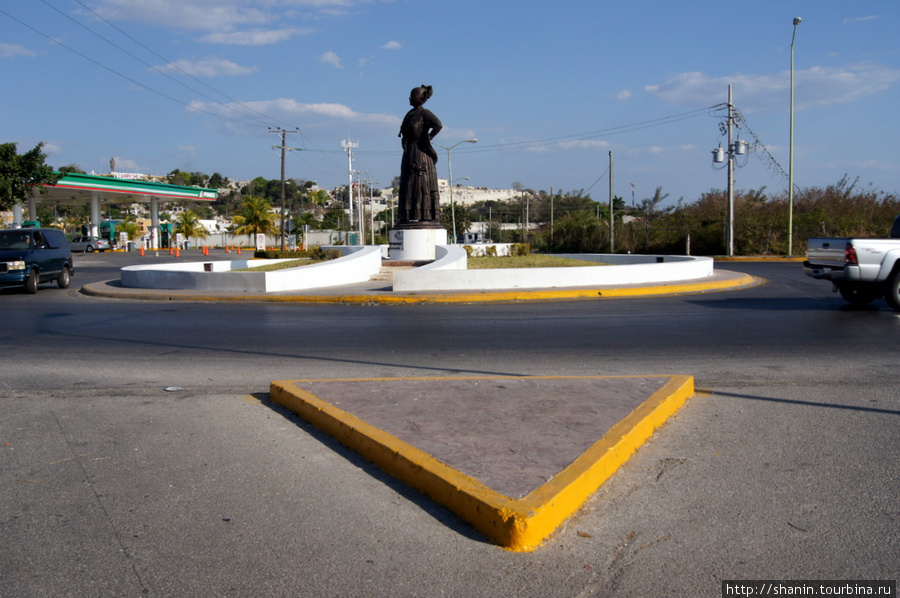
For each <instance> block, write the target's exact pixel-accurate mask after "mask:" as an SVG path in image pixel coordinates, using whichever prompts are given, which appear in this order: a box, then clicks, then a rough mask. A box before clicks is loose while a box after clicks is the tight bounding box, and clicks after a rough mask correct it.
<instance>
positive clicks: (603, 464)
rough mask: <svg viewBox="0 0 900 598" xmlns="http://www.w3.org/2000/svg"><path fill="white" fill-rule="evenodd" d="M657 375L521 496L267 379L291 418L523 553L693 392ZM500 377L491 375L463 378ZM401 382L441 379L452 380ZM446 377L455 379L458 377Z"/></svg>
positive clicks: (681, 380) (683, 379) (690, 383)
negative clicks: (658, 383)
mask: <svg viewBox="0 0 900 598" xmlns="http://www.w3.org/2000/svg"><path fill="white" fill-rule="evenodd" d="M623 377H631V378H633V377H635V376H584V377H578V379H598V380H599V379H609V378H623ZM643 377H644V378H646V377H647V376H643ZM658 377H663V378H668V379H669V380H668V382H666V383H665V384H664V385H663V387H662V388H660V389H659V390H658V391H656V392H655V393H654V394H653V395H652V396H650V397H649V398H648V399H647V400H646V401H644V402H643V403H642V404H641V405H640V406H638V408H637V409H635V410H634V411H632V412H631V413H630V414H629V415H628V416H626V417H625V419H623V420H622V421H621V422H619V423H618V424H616V425H615V426H613V427H612V428H611V429H610V430H609V431H608V432H607V433H606V434H605V435H604V436H603V437H602V438H601V439H600V440H598V441H597V442H595V443H594V444H593V445H592V446H591V447H590V448H589V449H588V450H586V451H585V452H584V453H582V454H581V456H579V457H578V458H577V459H575V461H573V462H572V463H571V464H570V465H568V466H567V467H566V468H565V469H563V470H562V471H561V472H559V473H558V474H557V475H555V476H554V477H553V478H552V479H551V480H550V481H548V482H547V483H545V484H543V485H542V486H540V487H538V488H537V489H535V490H534V491H533V492H531V493H530V494H528V495H527V496H525V497H523V498H521V499H513V498H510V497H508V496H505V495H503V494H500V493H498V492H496V491H495V490H492V489H491V488H489V487H487V486H485V485H484V484H482V483H481V482H479V481H478V480H476V479H474V478H472V477H469V476H467V475H465V474H463V473H461V472H459V471H457V470H455V469H452V468H450V467H448V466H447V465H445V464H443V463H441V462H440V461H438V460H437V459H435V458H434V457H432V456H431V455H429V454H427V453H425V452H424V451H422V450H420V449H418V448H416V447H415V446H412V445H410V444H408V443H406V442H404V441H402V440H400V439H398V438H397V437H395V436H393V435H391V434H389V433H387V432H385V431H383V430H381V429H379V428H376V427H374V426H372V425H370V424H368V423H366V422H365V421H363V420H361V419H359V418H357V417H355V416H354V415H352V414H350V413H348V412H346V411H343V410H342V409H339V408H337V407H335V406H334V405H331V404H330V403H328V402H326V401H324V400H322V399H320V398H319V397H316V396H314V395H313V394H311V393H309V392H307V391H305V390H303V389H302V388H300V386H298V384H302V383H303V382H308V381H307V380H297V381H290V380H278V381H275V382H272V383H271V388H270V396H271V399H272V400H273V401H274V402H275V403H277V404H279V405H282V406H284V407H287V408H288V409H290V410H291V411H293V412H295V413H297V414H298V415H299V416H300V417H302V418H303V419H305V420H306V421H308V422H310V423H312V424H313V425H314V426H316V427H317V428H319V429H320V430H322V431H323V432H325V433H327V434H329V435H330V436H332V437H334V438H335V439H336V440H338V441H339V442H341V443H342V444H344V445H345V446H347V447H349V448H351V449H352V450H354V451H356V452H357V453H359V454H360V455H362V456H363V457H365V458H366V459H368V460H369V461H371V462H373V463H374V464H376V465H377V466H378V467H380V468H381V469H383V470H384V471H386V472H387V473H389V474H391V475H393V476H394V477H396V478H398V479H400V480H401V481H403V482H404V483H406V484H408V485H409V486H411V487H413V488H415V489H417V490H419V491H420V492H422V493H423V494H425V495H426V496H428V497H430V498H431V499H433V500H434V501H436V502H438V503H440V504H441V505H443V506H445V507H447V508H448V509H450V510H451V511H453V512H454V513H456V514H457V515H458V516H459V517H461V518H462V519H464V520H466V521H468V522H469V523H470V524H472V525H473V526H474V527H475V528H476V529H478V530H479V531H480V532H481V533H483V534H484V535H485V536H487V537H488V538H489V539H490V540H491V541H493V542H495V543H497V544H499V545H500V546H503V547H504V548H507V549H508V550H512V551H517V552H528V551H532V550H534V549H535V548H537V547H539V546H540V544H541V542H543V540H544V539H545V538H547V537H548V536H549V535H550V534H551V533H553V531H554V530H556V528H557V527H559V525H560V524H562V523H563V522H564V521H565V520H566V519H567V518H568V517H569V516H571V515H572V514H573V513H574V512H575V511H577V510H578V509H579V508H580V507H581V506H582V505H583V504H584V502H585V501H586V500H587V499H588V497H589V496H590V495H591V494H592V493H594V492H595V491H596V490H597V489H598V488H599V487H600V486H601V485H602V484H603V482H605V481H606V480H607V479H608V478H609V477H610V476H611V475H612V474H613V473H615V471H616V470H618V468H619V467H621V466H622V465H623V464H624V463H625V462H626V461H627V460H628V458H629V457H630V456H631V455H632V454H633V453H634V451H635V450H637V448H638V447H640V446H641V445H642V444H643V443H644V442H645V441H646V440H647V439H648V438H649V437H650V436H651V434H652V433H653V431H654V430H655V429H656V428H658V427H659V426H660V425H662V424H663V423H664V422H665V421H666V420H667V419H668V418H669V417H670V416H671V415H672V414H673V413H675V412H676V411H677V410H678V409H679V408H680V407H681V406H682V405H683V404H684V403H685V401H686V400H687V399H688V397H690V396H691V395H692V394H693V393H694V379H693V377H692V376H658ZM503 378H504V377H502V376H496V377H477V378H466V379H471V380H496V379H503ZM528 378H535V379H565V378H566V377H562V376H539V377H538V376H536V377H528ZM573 378H574V377H573ZM405 379H407V380H435V381H440V380H449V379H450V378H405ZM452 379H453V380H459V378H452ZM353 381H355V382H359V381H362V380H359V379H357V380H353Z"/></svg>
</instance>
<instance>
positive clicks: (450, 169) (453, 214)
mask: <svg viewBox="0 0 900 598" xmlns="http://www.w3.org/2000/svg"><path fill="white" fill-rule="evenodd" d="M461 143H478V140H477V139H463V140H462V141H458V142H456V143H454V144H453V145H451V146H450V147H445V146H443V145H440V144H438V143H435V145H436V146H438V147H439V148H442V149H445V150H447V171H448V172H449V173H450V178H449V179H447V182H448V183H449V184H450V216H451V218H452V219H453V241H452V243H453V244H454V245H455V244H456V206H455V205H453V166H452V164H451V163H450V150H452V149H453V148H454V147H456V146H457V145H459V144H461Z"/></svg>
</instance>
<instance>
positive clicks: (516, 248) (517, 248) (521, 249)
mask: <svg viewBox="0 0 900 598" xmlns="http://www.w3.org/2000/svg"><path fill="white" fill-rule="evenodd" d="M510 255H531V245H530V244H528V243H515V244H513V246H512V248H511V251H510Z"/></svg>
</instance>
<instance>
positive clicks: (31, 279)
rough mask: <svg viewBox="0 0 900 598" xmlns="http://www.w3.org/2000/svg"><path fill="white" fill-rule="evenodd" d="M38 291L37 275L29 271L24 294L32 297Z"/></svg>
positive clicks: (35, 271) (33, 271) (35, 272)
mask: <svg viewBox="0 0 900 598" xmlns="http://www.w3.org/2000/svg"><path fill="white" fill-rule="evenodd" d="M37 291H38V273H37V270H30V271H29V272H28V278H26V279H25V292H26V293H28V294H29V295H34V294H35V293H37Z"/></svg>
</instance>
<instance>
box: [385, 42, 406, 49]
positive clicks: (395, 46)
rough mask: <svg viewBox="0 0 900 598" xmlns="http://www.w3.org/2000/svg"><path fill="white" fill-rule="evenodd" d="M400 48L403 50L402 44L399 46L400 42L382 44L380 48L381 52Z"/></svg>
mask: <svg viewBox="0 0 900 598" xmlns="http://www.w3.org/2000/svg"><path fill="white" fill-rule="evenodd" d="M401 48H403V44H401V43H400V42H395V41H390V42H388V43H386V44H384V45H383V46H381V49H382V50H400V49H401Z"/></svg>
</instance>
